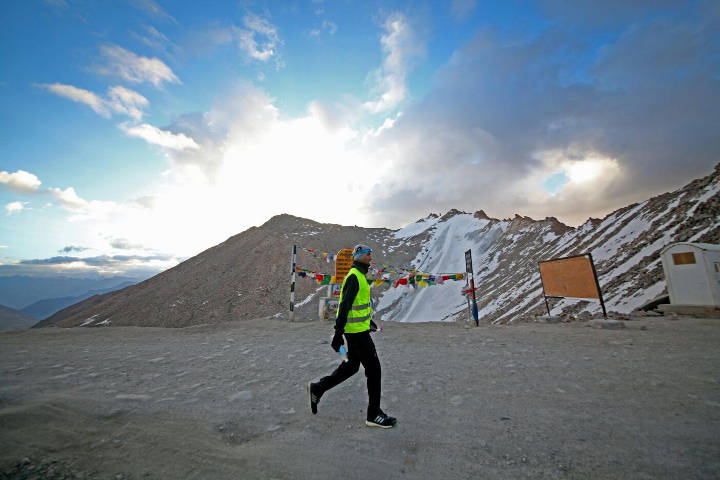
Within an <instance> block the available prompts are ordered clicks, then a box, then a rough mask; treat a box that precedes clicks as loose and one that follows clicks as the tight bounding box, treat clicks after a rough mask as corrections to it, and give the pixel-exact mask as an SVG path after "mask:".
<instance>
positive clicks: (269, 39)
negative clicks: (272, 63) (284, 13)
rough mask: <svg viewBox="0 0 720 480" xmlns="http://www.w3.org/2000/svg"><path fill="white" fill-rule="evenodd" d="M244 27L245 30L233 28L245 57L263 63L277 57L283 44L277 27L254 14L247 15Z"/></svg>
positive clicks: (244, 19)
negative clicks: (279, 47) (278, 50)
mask: <svg viewBox="0 0 720 480" xmlns="http://www.w3.org/2000/svg"><path fill="white" fill-rule="evenodd" d="M243 25H244V26H245V28H239V27H233V31H234V33H235V38H236V40H237V42H238V46H239V47H240V50H242V51H243V52H244V53H245V55H247V56H248V57H250V58H252V59H255V60H259V61H261V62H267V61H268V60H270V59H271V58H273V57H277V47H278V45H280V44H281V43H282V42H281V41H280V38H279V37H278V34H277V28H276V27H275V25H273V24H272V23H270V22H269V21H268V20H267V19H265V18H262V17H259V16H257V15H255V14H252V13H250V14H247V15H245V17H244V18H243Z"/></svg>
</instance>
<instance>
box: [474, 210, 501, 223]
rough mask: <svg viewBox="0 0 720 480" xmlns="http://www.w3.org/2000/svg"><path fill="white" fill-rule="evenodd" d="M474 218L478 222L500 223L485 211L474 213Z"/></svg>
mask: <svg viewBox="0 0 720 480" xmlns="http://www.w3.org/2000/svg"><path fill="white" fill-rule="evenodd" d="M473 217H475V218H477V219H478V220H490V221H494V222H497V221H499V220H498V219H497V218H492V217H488V215H487V213H485V210H478V211H477V212H475V213H473Z"/></svg>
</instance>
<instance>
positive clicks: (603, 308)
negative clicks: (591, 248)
mask: <svg viewBox="0 0 720 480" xmlns="http://www.w3.org/2000/svg"><path fill="white" fill-rule="evenodd" d="M587 255H588V257H590V266H591V267H592V271H593V276H594V277H595V286H596V287H597V289H598V297H599V298H600V306H601V307H602V311H603V317H605V318H607V312H606V311H605V302H604V301H603V297H602V290H600V281H599V280H598V276H597V271H596V270H595V262H593V259H592V253H588V254H587Z"/></svg>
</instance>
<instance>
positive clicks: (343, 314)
mask: <svg viewBox="0 0 720 480" xmlns="http://www.w3.org/2000/svg"><path fill="white" fill-rule="evenodd" d="M352 266H353V267H354V268H357V269H358V270H360V273H362V274H363V275H367V272H368V268H370V265H368V264H366V263H360V262H353V264H352ZM359 290H360V284H359V283H358V281H357V278H356V277H355V275H350V276H348V277H347V279H346V280H345V285H343V289H342V302H340V305H338V315H337V318H336V319H335V331H336V332H337V333H343V332H344V331H345V324H346V323H347V316H348V313H349V312H350V309H351V308H352V305H353V302H354V301H355V297H356V296H357V293H358V291H359Z"/></svg>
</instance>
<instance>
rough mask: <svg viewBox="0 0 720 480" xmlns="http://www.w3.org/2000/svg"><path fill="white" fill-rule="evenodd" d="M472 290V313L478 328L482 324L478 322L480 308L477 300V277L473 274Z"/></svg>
mask: <svg viewBox="0 0 720 480" xmlns="http://www.w3.org/2000/svg"><path fill="white" fill-rule="evenodd" d="M470 288H471V289H472V299H473V306H472V313H473V318H475V326H476V327H477V326H478V325H479V324H480V323H479V321H478V307H477V300H476V299H475V277H474V276H473V274H472V273H471V274H470Z"/></svg>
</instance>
